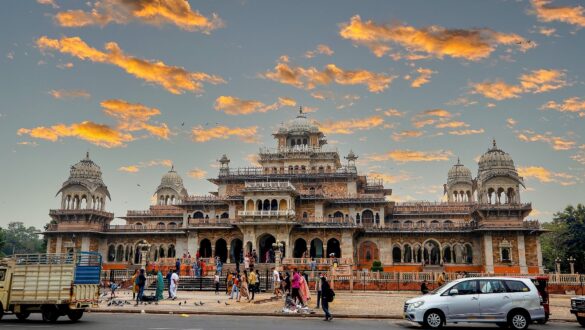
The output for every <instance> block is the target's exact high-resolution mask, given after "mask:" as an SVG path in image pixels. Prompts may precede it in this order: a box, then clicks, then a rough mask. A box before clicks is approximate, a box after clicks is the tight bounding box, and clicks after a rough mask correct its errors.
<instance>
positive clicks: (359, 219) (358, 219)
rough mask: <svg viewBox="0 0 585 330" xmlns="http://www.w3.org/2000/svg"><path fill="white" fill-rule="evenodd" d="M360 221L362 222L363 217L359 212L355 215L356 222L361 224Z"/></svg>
mask: <svg viewBox="0 0 585 330" xmlns="http://www.w3.org/2000/svg"><path fill="white" fill-rule="evenodd" d="M360 222H361V218H360V214H359V213H358V214H356V215H355V223H357V224H358V225H359V224H360Z"/></svg>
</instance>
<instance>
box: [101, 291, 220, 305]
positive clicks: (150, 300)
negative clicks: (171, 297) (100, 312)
mask: <svg viewBox="0 0 585 330" xmlns="http://www.w3.org/2000/svg"><path fill="white" fill-rule="evenodd" d="M125 294H126V295H129V294H130V293H125ZM108 295H109V293H108V292H106V293H103V294H102V295H101V297H100V301H99V303H100V304H101V303H105V302H107V306H108V307H113V306H117V307H124V306H126V305H133V303H134V300H127V299H124V298H119V297H110V298H107V296H108ZM217 303H218V304H221V301H220V300H218V301H217ZM140 304H141V305H152V304H155V305H158V301H156V299H155V298H154V294H151V295H150V296H147V299H146V301H141V302H140ZM224 304H225V305H226V306H229V305H230V304H229V303H228V302H227V301H224ZM178 305H179V306H187V305H188V304H187V300H183V301H179V303H178ZM193 305H194V306H198V307H199V306H203V305H205V303H204V302H203V301H201V300H200V301H199V303H197V302H196V301H195V302H193Z"/></svg>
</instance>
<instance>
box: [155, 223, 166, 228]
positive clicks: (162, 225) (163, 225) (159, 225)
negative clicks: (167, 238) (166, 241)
mask: <svg viewBox="0 0 585 330" xmlns="http://www.w3.org/2000/svg"><path fill="white" fill-rule="evenodd" d="M156 228H158V229H164V228H165V223H164V222H159V223H158V224H157V225H156Z"/></svg>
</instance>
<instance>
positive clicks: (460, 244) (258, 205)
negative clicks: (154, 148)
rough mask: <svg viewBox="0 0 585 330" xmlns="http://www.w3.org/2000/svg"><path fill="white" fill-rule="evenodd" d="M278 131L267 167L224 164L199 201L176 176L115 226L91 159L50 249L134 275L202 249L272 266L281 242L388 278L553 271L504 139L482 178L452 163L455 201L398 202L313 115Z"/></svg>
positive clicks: (287, 248) (450, 185)
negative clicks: (145, 265) (393, 274)
mask: <svg viewBox="0 0 585 330" xmlns="http://www.w3.org/2000/svg"><path fill="white" fill-rule="evenodd" d="M273 136H274V138H275V140H276V143H277V146H276V148H261V150H260V153H259V157H258V158H259V164H260V165H261V166H260V167H252V168H232V167H230V166H229V164H230V160H229V159H228V157H226V156H225V155H224V156H223V157H221V159H220V160H219V163H220V164H219V165H220V167H219V173H218V175H217V177H215V178H212V179H209V181H211V182H212V183H214V184H215V185H216V186H217V191H215V192H213V193H211V194H210V195H206V196H191V195H188V193H187V190H186V189H185V188H184V186H183V180H182V179H181V177H180V176H179V175H178V174H177V173H176V172H175V170H174V169H171V170H170V171H169V172H168V173H166V174H164V175H163V177H162V180H161V183H160V185H159V186H158V188H156V191H155V196H156V200H157V202H156V205H152V206H150V208H149V209H147V210H142V211H127V213H126V215H125V216H123V217H121V218H122V219H124V220H125V221H126V224H125V225H111V224H110V222H111V221H112V220H113V218H114V214H112V213H109V212H107V208H106V203H107V201H108V200H109V199H110V194H109V192H108V188H107V186H106V185H105V184H104V182H103V181H102V173H101V170H100V167H99V166H98V165H96V164H95V163H94V162H93V161H92V160H91V159H90V158H89V155H87V156H86V158H85V159H83V160H81V161H80V162H79V163H77V164H75V165H73V166H72V167H71V171H70V176H69V179H68V180H67V181H65V182H64V183H63V186H62V188H61V189H60V190H59V193H60V194H61V205H60V208H58V209H54V210H50V212H49V215H50V217H51V219H52V220H51V224H50V225H49V226H48V228H47V230H46V232H45V236H46V237H47V238H48V247H47V249H48V252H50V253H63V252H67V251H71V250H72V249H80V250H91V251H99V252H101V254H102V255H103V256H104V261H105V268H106V269H108V268H109V269H125V268H132V267H133V266H134V265H139V264H141V263H142V262H143V261H144V260H142V258H147V260H148V261H149V262H150V263H154V264H156V262H160V261H161V260H164V259H168V258H172V257H180V256H183V255H184V254H190V255H191V256H195V255H196V251H199V253H200V255H201V257H204V258H208V257H215V256H218V257H220V258H221V259H222V260H223V261H224V262H227V263H233V262H235V260H236V258H241V255H242V253H243V251H245V252H248V251H251V250H252V249H255V250H256V251H257V253H258V255H259V258H260V262H266V256H267V255H270V252H269V253H268V254H267V253H266V252H267V251H270V250H271V249H273V243H275V242H280V243H282V249H283V251H284V258H285V259H284V262H285V263H291V264H294V263H297V262H301V261H300V260H299V259H295V258H301V257H302V256H304V255H305V256H309V257H314V258H326V257H327V256H329V255H332V254H334V255H335V257H336V258H338V260H339V261H340V262H341V263H344V264H349V265H353V267H355V268H356V269H364V268H369V267H370V266H371V265H372V262H373V261H375V260H380V261H381V262H382V265H383V267H384V270H385V271H404V272H416V271H438V270H445V271H447V272H455V271H468V272H486V273H523V274H526V273H542V271H543V269H542V256H541V250H540V244H539V240H538V237H539V235H540V234H541V233H542V230H541V229H540V227H539V225H538V222H536V221H527V220H526V217H527V216H528V214H529V213H530V211H531V210H532V207H531V204H530V203H523V202H522V200H521V198H520V197H521V194H520V188H521V187H523V186H524V183H523V180H522V178H521V177H519V176H518V173H517V171H516V168H515V166H514V161H513V160H512V158H511V157H510V155H509V154H508V153H506V152H504V151H503V150H501V149H500V148H499V147H498V146H497V145H496V142H495V141H494V142H493V145H492V146H491V147H490V148H489V149H488V150H487V152H486V153H485V154H483V155H482V156H481V158H480V160H479V163H478V172H477V176H476V177H475V178H473V177H472V174H471V171H470V170H469V169H468V168H467V167H465V166H463V165H462V164H461V163H460V162H459V161H458V162H457V163H456V164H455V165H453V167H452V168H451V169H450V170H449V172H448V174H447V182H446V184H445V185H444V187H445V194H447V201H445V202H405V203H396V202H393V201H392V197H391V193H392V191H391V189H388V188H385V187H384V186H383V182H382V181H380V180H372V179H370V178H368V177H367V176H365V175H362V174H360V173H359V172H358V169H357V167H356V160H357V158H358V157H357V156H356V155H354V153H353V152H349V154H348V155H347V156H346V157H343V159H342V158H341V157H340V155H339V153H338V152H337V150H336V149H335V148H333V147H330V146H329V145H328V144H327V140H326V139H325V136H324V134H323V133H322V132H321V131H320V130H319V127H318V126H317V124H315V123H314V122H313V121H311V120H309V119H307V117H306V115H304V114H303V113H302V112H301V113H300V114H299V115H298V116H297V117H296V118H294V119H292V120H290V121H288V122H286V123H284V124H282V125H281V126H280V127H279V128H278V130H277V131H276V132H275V133H274V134H273ZM139 250H140V251H143V250H145V251H143V252H144V253H139ZM245 252H244V253H245ZM269 261H271V260H269Z"/></svg>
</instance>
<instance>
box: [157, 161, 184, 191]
mask: <svg viewBox="0 0 585 330" xmlns="http://www.w3.org/2000/svg"><path fill="white" fill-rule="evenodd" d="M160 184H161V186H162V185H164V186H176V187H183V178H181V176H180V175H179V174H178V173H177V172H176V171H175V167H174V166H173V167H172V168H171V170H170V171H168V172H167V173H165V175H163V177H162V179H161V180H160Z"/></svg>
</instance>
